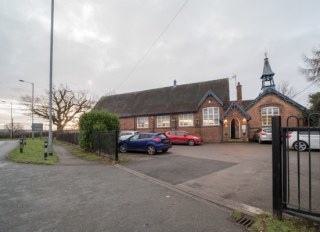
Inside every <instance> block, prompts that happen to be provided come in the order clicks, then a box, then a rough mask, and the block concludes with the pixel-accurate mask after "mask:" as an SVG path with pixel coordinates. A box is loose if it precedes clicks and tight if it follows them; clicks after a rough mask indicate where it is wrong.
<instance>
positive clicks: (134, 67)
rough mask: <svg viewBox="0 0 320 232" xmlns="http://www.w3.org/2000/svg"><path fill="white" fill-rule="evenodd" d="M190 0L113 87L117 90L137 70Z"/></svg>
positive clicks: (187, 0)
mask: <svg viewBox="0 0 320 232" xmlns="http://www.w3.org/2000/svg"><path fill="white" fill-rule="evenodd" d="M189 1H190V0H186V1H185V2H184V3H183V4H182V5H181V7H180V8H179V10H178V11H177V12H176V13H175V15H174V16H173V17H172V18H171V20H170V21H169V23H168V24H167V25H166V26H165V27H164V29H163V30H162V31H161V32H160V34H159V35H158V36H157V37H156V39H155V40H154V41H153V42H152V44H151V45H150V46H149V48H148V49H147V50H146V51H145V53H144V54H143V55H142V56H141V58H140V59H139V60H138V61H137V62H136V64H135V65H134V66H133V68H132V69H131V70H130V72H129V73H128V74H127V75H126V76H125V77H124V78H123V80H122V81H121V82H120V84H119V85H118V86H117V87H116V88H115V90H117V89H118V88H119V87H121V86H122V85H123V83H124V82H125V81H126V80H127V79H128V78H129V77H130V76H131V75H132V74H133V73H134V72H135V71H136V70H137V68H138V67H139V65H140V64H141V63H142V62H143V61H144V59H145V58H146V57H147V56H148V55H149V54H150V52H151V50H152V48H153V47H154V46H155V45H156V44H157V42H158V41H159V40H160V38H161V37H162V36H163V35H164V33H165V32H166V31H167V30H168V28H169V27H170V26H171V24H172V23H173V22H174V20H175V19H176V18H177V17H178V15H179V14H180V13H181V12H182V10H183V9H184V8H185V6H186V5H187V4H188V2H189Z"/></svg>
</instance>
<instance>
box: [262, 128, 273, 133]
mask: <svg viewBox="0 0 320 232" xmlns="http://www.w3.org/2000/svg"><path fill="white" fill-rule="evenodd" d="M263 130H264V131H265V132H267V133H271V132H272V130H271V128H263Z"/></svg>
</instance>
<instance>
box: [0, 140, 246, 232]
mask: <svg viewBox="0 0 320 232" xmlns="http://www.w3.org/2000/svg"><path fill="white" fill-rule="evenodd" d="M14 146H15V144H14V142H6V143H1V144H0V176H1V178H0V206H1V208H0V231H1V232H2V231H3V232H8V231H184V232H185V231H190V232H191V231H192V232H194V231H232V232H233V231H242V229H241V228H240V227H239V226H238V225H236V224H234V223H233V222H232V221H230V211H228V210H226V209H225V208H222V207H218V206H215V205H213V204H209V203H206V202H204V201H199V200H197V199H194V198H190V197H188V196H186V195H184V194H181V193H178V192H176V191H173V190H170V189H168V188H165V187H163V186H161V185H158V184H156V183H153V182H150V181H148V180H146V179H143V178H140V177H137V176H135V175H132V174H130V173H127V172H124V171H122V170H121V169H118V168H116V167H114V166H111V165H103V164H98V163H94V164H92V163H90V165H87V164H86V163H83V162H82V161H81V162H77V160H74V159H72V162H69V163H68V165H55V166H45V165H26V164H15V163H11V162H9V161H6V160H5V159H4V155H5V154H6V153H7V152H8V151H9V150H10V149H12V148H13V147H14ZM59 151H60V152H61V153H62V154H61V161H62V163H63V161H64V160H68V156H67V154H63V151H61V150H59ZM69 160H70V159H69ZM227 165H229V164H227Z"/></svg>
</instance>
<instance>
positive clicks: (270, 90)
mask: <svg viewBox="0 0 320 232" xmlns="http://www.w3.org/2000/svg"><path fill="white" fill-rule="evenodd" d="M267 94H275V95H277V96H278V97H280V98H282V99H283V100H284V101H286V102H288V103H290V104H292V105H294V106H296V107H298V108H299V109H300V110H302V111H305V110H306V108H305V107H304V106H302V105H300V104H299V103H298V102H296V101H294V100H292V99H291V98H289V97H287V96H285V95H284V94H282V93H280V92H278V91H277V90H275V89H274V88H267V89H265V90H264V91H263V92H262V93H261V94H260V95H259V96H258V97H256V99H254V100H253V101H251V103H249V104H248V105H247V106H245V107H244V110H245V111H247V110H248V109H249V108H251V107H252V106H253V105H254V104H256V103H257V102H258V101H259V100H260V99H261V98H263V97H264V96H266V95H267Z"/></svg>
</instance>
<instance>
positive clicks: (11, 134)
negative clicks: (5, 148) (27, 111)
mask: <svg viewBox="0 0 320 232" xmlns="http://www.w3.org/2000/svg"><path fill="white" fill-rule="evenodd" d="M2 102H6V101H2ZM10 106H11V111H10V112H11V114H10V117H11V133H10V137H11V139H13V117H12V102H10Z"/></svg>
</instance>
